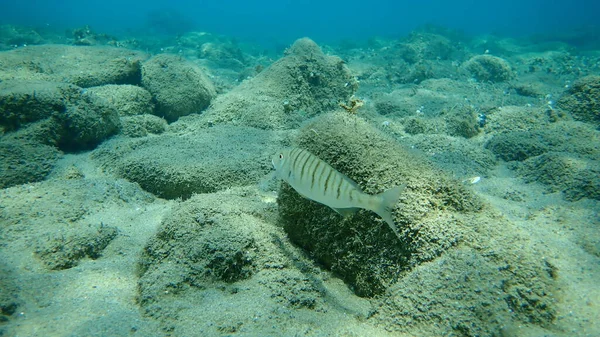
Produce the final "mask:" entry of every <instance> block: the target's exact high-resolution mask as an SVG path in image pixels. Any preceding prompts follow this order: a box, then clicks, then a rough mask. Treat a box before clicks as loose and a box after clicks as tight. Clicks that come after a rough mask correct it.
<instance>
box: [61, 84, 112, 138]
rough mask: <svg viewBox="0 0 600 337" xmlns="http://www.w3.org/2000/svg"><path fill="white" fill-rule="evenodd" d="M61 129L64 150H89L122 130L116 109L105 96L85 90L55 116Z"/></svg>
mask: <svg viewBox="0 0 600 337" xmlns="http://www.w3.org/2000/svg"><path fill="white" fill-rule="evenodd" d="M55 118H56V120H57V121H58V122H59V124H60V126H61V128H62V137H61V138H60V140H59V146H60V147H61V148H64V149H75V150H77V149H89V148H93V147H95V146H96V145H98V144H99V143H100V142H102V141H103V140H105V139H106V138H108V137H109V136H112V135H114V134H115V133H117V132H118V131H119V128H120V126H121V122H120V120H119V114H118V113H117V110H115V108H114V107H113V106H112V105H110V104H109V103H108V102H107V101H106V100H105V99H103V98H101V97H99V96H96V95H95V94H93V93H89V92H86V93H84V94H82V95H81V97H80V98H79V99H78V100H77V101H74V102H72V104H69V105H68V106H67V108H66V109H65V111H63V112H60V113H57V114H56V115H55Z"/></svg>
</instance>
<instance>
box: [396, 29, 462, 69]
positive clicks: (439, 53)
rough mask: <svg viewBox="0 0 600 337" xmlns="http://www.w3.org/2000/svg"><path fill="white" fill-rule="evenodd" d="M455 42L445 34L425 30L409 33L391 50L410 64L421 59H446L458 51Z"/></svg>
mask: <svg viewBox="0 0 600 337" xmlns="http://www.w3.org/2000/svg"><path fill="white" fill-rule="evenodd" d="M455 46H456V44H453V42H452V41H451V40H450V39H448V38H447V37H445V36H442V35H438V34H431V33H425V32H416V33H412V34H410V35H409V36H408V37H407V38H406V39H405V40H404V41H402V42H400V43H399V44H398V45H397V46H395V47H393V50H394V51H395V52H396V53H397V55H398V56H400V58H402V59H403V60H405V61H406V62H408V63H410V64H414V63H418V62H420V61H423V60H448V59H450V58H451V57H452V55H453V54H454V53H456V52H457V51H458V49H457V48H456V47H455Z"/></svg>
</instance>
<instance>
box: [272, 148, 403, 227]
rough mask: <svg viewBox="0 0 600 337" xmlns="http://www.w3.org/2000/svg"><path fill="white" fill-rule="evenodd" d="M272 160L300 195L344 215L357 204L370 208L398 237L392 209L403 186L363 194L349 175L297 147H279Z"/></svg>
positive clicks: (281, 175) (352, 211)
mask: <svg viewBox="0 0 600 337" xmlns="http://www.w3.org/2000/svg"><path fill="white" fill-rule="evenodd" d="M272 163H273V167H274V168H275V170H276V171H277V176H278V177H279V178H280V179H282V180H284V181H285V182H287V183H288V184H290V186H292V187H293V188H294V189H295V190H296V192H298V193H299V194H300V195H302V196H303V197H305V198H308V199H311V200H314V201H316V202H319V203H322V204H324V205H327V206H329V207H331V208H332V209H333V210H335V211H336V212H338V213H340V214H341V215H343V216H348V215H349V214H352V213H354V212H355V211H356V210H358V209H359V208H363V209H368V210H371V211H373V212H375V213H377V215H379V216H380V217H381V218H382V219H383V220H385V221H386V222H387V223H388V225H389V226H390V228H391V229H392V230H393V231H394V233H395V234H396V236H398V237H399V238H400V234H399V232H398V228H397V227H396V224H395V223H394V220H393V218H392V210H393V208H394V206H395V205H396V203H397V202H398V198H399V197H400V193H401V192H402V190H403V189H404V186H397V187H393V188H391V189H389V190H387V191H385V192H383V193H380V194H377V195H370V194H366V193H364V192H362V191H361V189H360V187H359V186H358V185H357V184H356V183H355V182H354V181H352V180H351V179H350V178H348V177H346V176H345V175H344V174H342V173H340V172H338V171H337V170H336V169H334V168H333V167H331V165H329V164H327V163H326V162H324V161H323V160H321V159H320V158H319V157H317V156H315V155H313V154H312V153H310V152H308V151H306V150H303V149H299V148H290V149H285V150H281V151H280V152H278V153H277V154H276V155H275V156H273V159H272Z"/></svg>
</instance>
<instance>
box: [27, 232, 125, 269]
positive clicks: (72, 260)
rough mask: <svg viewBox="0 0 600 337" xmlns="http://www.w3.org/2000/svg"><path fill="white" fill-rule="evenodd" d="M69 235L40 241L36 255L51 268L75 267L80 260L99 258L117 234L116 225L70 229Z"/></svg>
mask: <svg viewBox="0 0 600 337" xmlns="http://www.w3.org/2000/svg"><path fill="white" fill-rule="evenodd" d="M67 232H71V233H68V234H67V235H64V234H57V235H56V236H55V237H52V238H49V239H42V240H40V242H39V243H38V248H37V249H36V251H35V253H36V255H37V256H38V257H39V258H40V260H42V262H43V263H44V265H46V267H47V268H48V269H51V270H61V269H68V268H72V267H75V266H76V265H77V264H78V263H79V260H81V259H83V258H85V257H89V258H91V259H97V258H99V257H100V256H102V251H103V250H104V248H106V246H108V244H109V243H110V242H111V241H112V240H113V239H114V238H115V237H116V236H117V234H118V230H117V228H116V227H111V226H99V227H98V228H89V229H81V230H78V231H76V230H70V231H67Z"/></svg>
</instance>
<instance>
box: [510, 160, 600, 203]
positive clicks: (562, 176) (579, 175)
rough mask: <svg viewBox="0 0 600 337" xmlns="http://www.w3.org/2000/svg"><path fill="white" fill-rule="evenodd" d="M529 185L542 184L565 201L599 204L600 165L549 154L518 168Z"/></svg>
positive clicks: (595, 161) (525, 162)
mask: <svg viewBox="0 0 600 337" xmlns="http://www.w3.org/2000/svg"><path fill="white" fill-rule="evenodd" d="M517 171H518V172H519V174H520V175H521V176H523V177H524V178H525V180H526V181H527V182H540V183H543V184H545V185H546V186H547V188H548V190H549V191H550V192H563V194H564V197H565V199H567V200H569V201H577V200H580V199H582V198H589V199H595V200H600V161H599V160H598V159H590V158H585V157H582V156H579V155H576V154H571V153H564V152H548V153H545V154H543V155H540V156H537V157H532V158H529V159H527V160H526V161H524V162H523V163H522V164H521V165H519V166H517Z"/></svg>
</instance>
